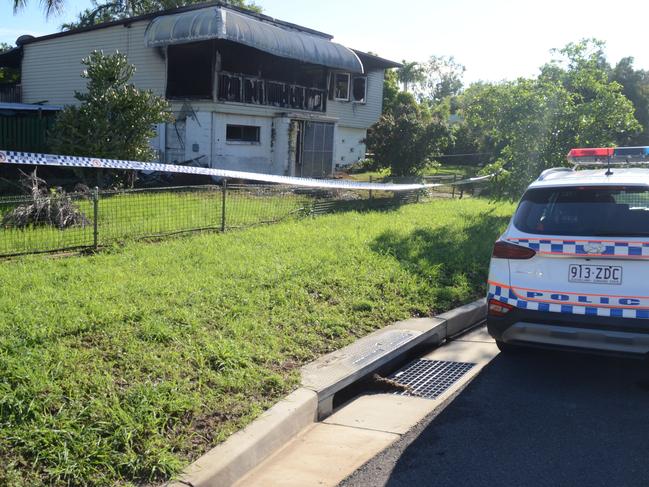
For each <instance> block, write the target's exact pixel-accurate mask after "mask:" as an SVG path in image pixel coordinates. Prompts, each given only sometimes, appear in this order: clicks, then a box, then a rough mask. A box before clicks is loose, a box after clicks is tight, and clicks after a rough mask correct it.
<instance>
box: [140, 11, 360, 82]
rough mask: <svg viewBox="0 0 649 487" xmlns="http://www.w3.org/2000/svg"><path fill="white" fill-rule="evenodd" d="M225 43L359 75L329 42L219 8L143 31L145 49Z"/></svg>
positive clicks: (156, 22)
mask: <svg viewBox="0 0 649 487" xmlns="http://www.w3.org/2000/svg"><path fill="white" fill-rule="evenodd" d="M208 39H225V40H228V41H232V42H236V43H237V44H243V45H246V46H249V47H253V48H255V49H259V50H260V51H264V52H268V53H270V54H273V55H275V56H278V57H283V58H288V59H296V60H298V61H302V62H306V63H311V64H318V65H321V66H328V67H330V68H336V69H344V70H346V71H349V72H352V73H362V72H363V63H362V62H361V61H360V59H359V58H358V56H357V55H356V53H354V51H352V50H351V49H348V48H346V47H344V46H342V45H340V44H337V43H335V42H332V41H331V38H329V37H324V36H322V35H314V34H311V33H308V32H304V31H302V30H297V29H293V28H289V27H285V26H282V25H278V24H277V23H275V22H268V21H265V20H263V19H260V18H258V17H255V16H251V15H248V14H247V13H246V14H244V13H241V12H238V11H233V10H231V9H228V8H224V7H220V6H210V7H204V8H201V9H197V10H190V11H185V12H176V13H173V14H169V15H160V16H158V17H156V18H154V19H153V20H152V21H151V22H150V23H149V25H148V26H147V28H146V32H145V34H144V42H145V44H146V46H147V47H160V46H168V45H173V44H184V43H188V42H196V41H204V40H208Z"/></svg>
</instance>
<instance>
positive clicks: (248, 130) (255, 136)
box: [225, 125, 261, 142]
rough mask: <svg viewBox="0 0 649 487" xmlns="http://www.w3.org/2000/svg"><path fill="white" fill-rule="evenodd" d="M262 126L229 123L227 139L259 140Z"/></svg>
mask: <svg viewBox="0 0 649 487" xmlns="http://www.w3.org/2000/svg"><path fill="white" fill-rule="evenodd" d="M260 132H261V127H257V126H254V125H228V126H227V127H226V136H225V138H226V140H227V141H228V142H259V141H260V138H259V135H260Z"/></svg>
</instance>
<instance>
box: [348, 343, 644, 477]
mask: <svg viewBox="0 0 649 487" xmlns="http://www.w3.org/2000/svg"><path fill="white" fill-rule="evenodd" d="M341 485H342V486H345V487H350V486H354V487H357V486H368V487H370V486H371V487H375V486H383V485H386V486H390V487H397V486H408V487H411V486H428V485H430V486H435V487H445V486H449V487H450V486H453V487H472V486H498V487H508V486H512V487H513V486H516V487H521V486H552V487H557V486H588V487H590V486H607V487H609V486H614V487H618V486H619V487H622V486H643V487H647V486H649V364H648V363H647V362H641V361H635V360H621V359H611V358H603V357H594V356H586V355H573V354H560V353H552V352H541V351H539V352H536V351H533V352H531V353H525V354H523V355H520V356H504V355H503V354H500V355H498V356H497V357H496V358H495V359H494V360H493V361H492V362H491V363H490V364H489V365H487V367H486V368H485V369H484V370H483V371H482V373H481V374H480V375H479V376H478V377H477V378H476V379H475V380H474V381H473V382H472V383H471V384H469V386H468V387H467V388H466V389H465V390H464V391H463V392H461V393H460V394H459V396H458V397H456V399H455V400H454V401H453V402H452V403H451V404H450V405H449V406H448V407H447V408H446V409H445V410H443V411H442V412H441V413H440V414H439V415H438V416H436V417H432V416H431V417H429V418H427V419H426V420H425V421H423V422H422V423H421V424H420V425H419V426H417V427H416V428H414V429H413V430H411V431H410V433H408V434H407V435H405V436H404V437H403V438H402V439H401V440H399V441H398V442H397V443H396V444H395V445H393V446H392V447H391V448H389V449H388V450H386V451H384V452H382V453H381V454H379V455H378V456H377V457H375V458H374V459H373V460H371V461H370V462H369V463H367V464H366V465H365V466H363V467H362V468H361V469H359V470H358V471H356V472H355V473H354V474H353V475H352V476H350V477H349V478H348V479H347V480H345V481H344V482H343V483H342V484H341Z"/></svg>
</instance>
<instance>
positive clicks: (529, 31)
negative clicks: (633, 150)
mask: <svg viewBox="0 0 649 487" xmlns="http://www.w3.org/2000/svg"><path fill="white" fill-rule="evenodd" d="M28 1H29V0H28ZM256 2H257V4H259V5H261V6H262V7H263V8H264V12H265V13H266V14H268V15H271V16H273V17H277V18H280V19H282V20H287V21H291V22H295V23H298V24H302V25H305V26H308V27H311V28H314V29H318V30H322V31H324V32H328V33H330V34H332V35H334V36H335V39H336V40H337V41H338V42H340V43H342V44H345V45H347V46H349V47H354V48H357V49H361V50H370V51H373V52H378V53H379V54H380V55H382V56H384V57H387V58H390V59H394V60H397V61H400V60H402V59H408V60H418V61H422V60H425V59H426V58H427V57H428V56H430V55H431V54H436V55H453V56H455V58H456V59H457V60H458V61H459V62H461V63H463V64H464V65H465V66H466V67H467V73H466V79H467V81H473V80H478V79H483V80H490V81H495V80H500V79H512V78H515V77H517V76H530V75H534V74H535V73H536V71H537V69H538V67H539V66H540V65H541V64H542V63H544V62H545V61H547V60H548V59H549V52H548V51H549V50H550V49H551V48H553V47H561V46H563V45H564V44H566V43H567V42H570V41H576V40H579V39H581V38H583V37H597V38H599V39H602V40H605V41H606V42H607V45H608V48H607V53H608V57H609V60H611V61H613V62H615V61H617V60H618V59H620V58H621V57H623V56H633V57H635V59H636V67H640V68H644V69H649V45H648V43H647V40H646V34H645V33H644V32H643V28H642V26H643V25H644V22H643V20H642V19H644V18H646V17H647V16H648V15H649V2H646V1H645V0H618V1H616V2H611V1H610V0H608V1H603V0H590V1H585V0H544V1H543V2H537V1H535V2H530V1H525V0H518V1H515V0H489V1H485V0H410V1H404V2H398V1H395V0H390V1H388V0H328V1H322V0H256ZM89 5H90V0H67V3H66V8H65V11H64V12H63V13H62V14H61V15H59V16H52V17H51V18H50V19H47V20H46V19H45V16H44V14H43V12H42V9H41V8H40V6H39V4H37V3H36V2H33V1H32V3H31V4H30V6H29V7H28V8H26V9H25V10H23V11H22V12H20V13H18V14H17V15H13V13H12V9H11V3H10V0H0V19H1V20H0V41H4V42H9V43H13V42H14V41H15V39H16V38H17V37H18V36H19V35H20V34H24V33H30V34H33V35H43V34H47V33H51V32H56V31H58V30H59V26H60V25H61V23H63V22H65V21H68V20H70V19H73V18H74V17H75V14H76V13H77V12H79V11H80V10H82V9H83V8H85V7H87V6H89Z"/></svg>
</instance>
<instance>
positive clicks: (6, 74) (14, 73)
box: [0, 42, 20, 83]
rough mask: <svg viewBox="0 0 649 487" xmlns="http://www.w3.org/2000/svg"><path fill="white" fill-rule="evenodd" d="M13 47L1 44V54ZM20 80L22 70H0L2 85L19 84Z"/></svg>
mask: <svg viewBox="0 0 649 487" xmlns="http://www.w3.org/2000/svg"><path fill="white" fill-rule="evenodd" d="M9 49H12V47H11V46H10V45H9V44H7V43H5V42H0V52H4V51H8V50H9ZM19 80H20V70H19V69H14V68H0V83H17V82H18V81H19Z"/></svg>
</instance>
